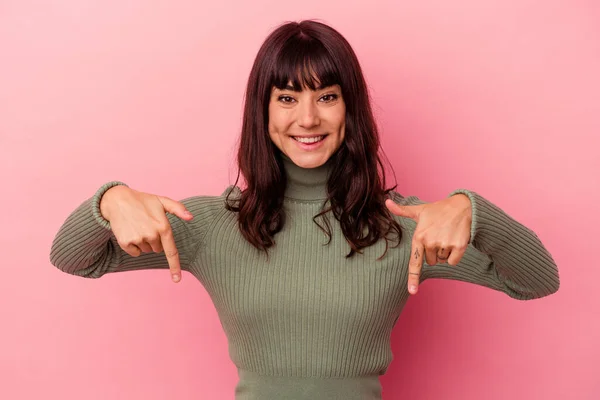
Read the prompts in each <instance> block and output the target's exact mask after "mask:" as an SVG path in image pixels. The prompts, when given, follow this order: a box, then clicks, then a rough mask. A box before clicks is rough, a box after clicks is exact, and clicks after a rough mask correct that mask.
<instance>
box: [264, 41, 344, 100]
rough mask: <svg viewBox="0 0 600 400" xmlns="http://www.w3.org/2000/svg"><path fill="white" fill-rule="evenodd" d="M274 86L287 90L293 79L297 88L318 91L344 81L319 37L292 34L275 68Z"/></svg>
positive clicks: (295, 89) (293, 85) (296, 89)
mask: <svg viewBox="0 0 600 400" xmlns="http://www.w3.org/2000/svg"><path fill="white" fill-rule="evenodd" d="M272 76H273V79H272V86H275V87H276V88H277V89H280V90H281V89H285V88H286V87H287V86H288V84H289V83H290V82H291V84H292V88H293V90H294V91H298V92H299V91H302V89H303V88H305V87H306V88H309V89H310V90H318V89H321V88H325V87H328V86H332V85H336V84H340V83H341V81H340V76H339V71H338V69H337V68H336V66H335V63H334V62H333V58H332V57H331V55H330V54H329V52H328V51H327V49H325V47H324V46H323V44H322V43H321V42H319V41H318V40H314V39H308V38H306V37H304V38H302V37H299V36H294V37H292V38H291V39H290V40H289V41H288V42H287V43H286V44H285V46H284V47H283V48H282V49H281V52H280V54H279V57H277V62H276V65H274V67H273V74H272Z"/></svg>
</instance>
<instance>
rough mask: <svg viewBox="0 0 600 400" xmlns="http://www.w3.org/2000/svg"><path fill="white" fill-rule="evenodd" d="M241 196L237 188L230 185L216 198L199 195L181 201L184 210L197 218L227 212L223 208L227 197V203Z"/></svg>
mask: <svg viewBox="0 0 600 400" xmlns="http://www.w3.org/2000/svg"><path fill="white" fill-rule="evenodd" d="M240 194H241V190H240V188H239V187H238V186H234V185H230V186H228V187H227V189H225V190H224V191H223V192H222V193H221V194H220V195H218V196H209V195H199V196H190V197H186V198H184V199H183V200H181V203H183V204H184V205H185V206H186V208H187V209H188V210H189V211H190V212H191V213H192V214H193V215H194V217H197V216H201V215H203V216H205V217H206V216H209V215H215V214H219V213H221V212H227V209H226V208H225V204H226V203H225V202H226V200H227V197H228V196H229V201H230V202H232V201H235V199H236V198H238V197H239V195H240Z"/></svg>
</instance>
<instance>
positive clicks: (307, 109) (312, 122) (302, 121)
mask: <svg viewBox="0 0 600 400" xmlns="http://www.w3.org/2000/svg"><path fill="white" fill-rule="evenodd" d="M297 109H298V125H299V126H300V127H302V128H304V129H311V128H313V127H315V126H318V125H319V124H320V123H321V120H320V118H319V109H318V108H317V106H316V104H314V103H313V102H312V101H305V102H301V103H300V104H299V107H298V108H297Z"/></svg>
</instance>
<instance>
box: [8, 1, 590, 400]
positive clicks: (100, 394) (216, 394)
mask: <svg viewBox="0 0 600 400" xmlns="http://www.w3.org/2000/svg"><path fill="white" fill-rule="evenodd" d="M363 3H364V2H362V1H360V2H359V1H348V0H343V1H342V0H337V1H327V2H324V1H312V0H310V1H309V0H305V1H302V2H281V1H279V0H278V1H253V2H242V1H237V2H230V1H212V2H205V1H192V0H188V1H183V0H179V1H173V0H162V1H142V0H127V1H124V0H118V1H117V0H111V1H107V0H103V1H99V0H95V1H92V0H63V1H53V2H47V1H38V2H34V1H26V0H12V1H11V0H3V1H0V54H1V55H0V57H1V60H2V61H1V62H0V181H1V182H2V194H1V196H0V207H1V210H2V212H3V221H2V225H1V227H2V229H0V245H1V247H2V248H1V252H2V256H3V260H2V262H1V267H2V272H3V274H2V279H0V296H2V298H1V301H0V318H1V321H2V329H1V330H0V343H1V344H0V398H2V399H38V398H48V399H64V400H69V399H86V400H100V399H103V400H104V399H146V400H151V399H178V400H185V399H233V389H234V386H235V383H236V381H237V373H236V370H235V368H234V365H233V364H232V363H231V362H230V360H229V357H228V353H227V342H226V338H225V336H224V333H223V331H222V328H221V326H220V323H219V320H218V318H217V315H216V313H215V310H214V307H213V305H212V303H211V301H210V298H209V297H208V295H207V293H206V292H205V290H204V288H203V287H202V285H201V284H200V283H199V282H198V281H196V280H195V279H194V278H193V277H192V276H191V275H190V274H188V273H185V274H184V275H183V280H182V282H181V283H179V284H174V283H172V282H171V281H170V277H169V272H168V271H167V270H162V271H138V272H135V273H132V272H130V273H123V274H112V275H107V276H105V277H103V278H102V279H100V280H86V279H82V278H78V277H75V276H70V275H67V274H64V273H62V272H60V271H59V270H58V269H56V268H55V267H54V266H52V265H51V264H50V263H49V259H48V256H49V251H50V244H51V241H52V239H53V237H54V235H55V234H56V232H57V230H58V228H59V227H60V225H61V224H62V222H63V221H64V220H65V218H66V217H67V215H68V214H69V213H70V212H71V211H72V210H73V209H74V208H75V207H77V206H78V205H79V204H80V203H81V202H82V201H83V200H85V199H86V198H88V197H91V195H92V194H93V193H94V192H95V191H96V189H97V188H99V187H100V186H101V185H102V184H103V183H105V182H107V181H109V180H113V179H118V180H122V181H125V182H127V183H128V184H129V185H130V186H131V187H133V188H135V189H137V190H141V191H145V192H150V193H156V194H161V195H165V196H169V197H172V198H175V199H182V198H184V197H187V196H192V195H197V194H214V195H216V194H220V193H221V192H222V191H223V190H224V188H225V187H226V186H227V185H228V184H230V183H232V182H233V180H234V173H235V171H236V170H235V168H234V167H235V165H234V161H233V157H234V151H235V145H236V140H237V138H238V134H239V129H240V126H241V115H242V99H243V93H244V88H245V83H246V79H247V77H248V73H249V71H250V67H251V64H252V62H253V59H254V56H255V55H256V52H257V50H258V47H259V46H260V44H261V43H262V41H263V40H264V39H265V37H266V36H267V34H268V33H269V32H270V31H271V30H272V29H274V28H275V27H276V26H277V25H279V24H280V23H282V22H284V21H286V20H299V19H303V18H319V19H321V20H322V21H324V22H326V23H329V24H331V25H332V26H333V27H335V28H337V29H339V30H340V32H341V33H342V34H343V35H344V36H345V37H346V38H347V39H348V40H349V41H350V43H351V44H352V46H353V47H354V49H355V51H356V53H357V54H358V56H359V59H360V61H361V63H362V66H363V68H364V72H365V74H366V77H367V80H368V83H369V86H370V88H371V90H372V95H373V99H374V106H375V112H376V115H377V117H378V120H379V123H380V126H381V129H382V135H383V144H384V148H385V149H386V153H387V155H388V157H389V158H390V160H391V161H392V163H393V165H394V168H395V171H396V174H397V179H398V183H399V187H398V191H399V192H400V193H402V194H404V195H405V196H408V195H418V196H420V197H421V198H423V199H424V200H426V201H435V200H438V199H441V198H444V197H445V196H446V195H447V194H448V193H449V192H450V191H452V190H454V189H456V188H461V187H464V188H468V189H471V190H475V191H477V192H479V193H480V194H482V195H483V196H485V197H486V198H488V199H489V200H491V201H493V202H494V203H495V204H497V205H498V206H500V207H501V208H503V209H504V210H505V211H506V212H507V213H509V214H510V215H511V216H513V217H514V218H516V219H517V220H519V221H520V222H522V223H523V224H525V225H526V226H528V227H530V228H531V229H533V230H534V231H535V232H536V233H537V234H538V236H539V237H540V239H541V240H542V241H543V242H544V244H545V245H546V247H547V248H548V249H549V250H550V252H551V253H552V255H553V256H554V258H555V260H556V261H557V264H558V266H559V271H560V276H561V287H560V290H559V292H558V293H557V294H555V295H552V296H550V297H547V298H543V299H539V300H533V301H528V302H521V301H517V300H514V299H511V298H509V297H508V296H507V295H505V294H503V293H500V292H494V291H492V290H489V289H486V288H483V287H478V286H475V285H470V284H467V283H463V282H454V281H444V280H432V281H428V282H427V283H425V284H423V286H422V287H421V290H420V292H419V294H417V295H416V296H415V297H414V298H411V299H410V300H409V305H408V306H407V307H406V309H405V311H404V313H403V314H402V316H401V318H400V319H399V321H398V324H397V326H396V329H395V330H394V333H393V350H394V354H395V359H394V361H393V363H392V365H391V367H390V369H389V371H388V374H387V375H386V376H384V377H383V378H382V379H381V380H382V383H383V387H384V398H385V399H387V400H390V399H415V400H419V399H446V400H449V399H482V398H487V399H494V400H500V399H566V398H568V399H597V398H600V383H599V379H598V373H599V368H600V367H598V365H599V363H600V350H599V349H600V347H599V344H598V339H599V338H600V318H599V316H600V307H599V305H600V297H599V294H598V293H599V291H600V290H599V289H598V280H599V278H600V269H599V268H598V253H597V251H598V248H599V246H598V244H599V242H598V235H597V229H598V227H599V226H600V218H599V217H598V203H599V201H600V185H599V181H600V178H599V176H600V161H599V160H600V156H599V155H598V153H599V152H600V146H599V144H600V143H599V135H600V117H599V115H600V78H599V74H598V71H600V18H599V17H600V7H599V6H598V2H596V1H594V0H588V1H584V0H578V1H575V0H562V1H557V0H546V1H541V0H540V1H531V0H525V1H524V0H511V1H507V0H488V1H480V0H461V1H443V0H436V1H433V0H430V1H419V2H417V1H387V2H384V1H379V2H369V5H368V8H365V6H364V5H362V4H363Z"/></svg>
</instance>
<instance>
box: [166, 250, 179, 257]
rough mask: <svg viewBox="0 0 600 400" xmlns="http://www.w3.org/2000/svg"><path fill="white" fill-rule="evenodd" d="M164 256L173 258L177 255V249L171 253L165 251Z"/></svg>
mask: <svg viewBox="0 0 600 400" xmlns="http://www.w3.org/2000/svg"><path fill="white" fill-rule="evenodd" d="M165 254H166V256H167V257H175V256H178V255H179V252H178V251H177V249H174V250H172V251H165Z"/></svg>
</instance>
